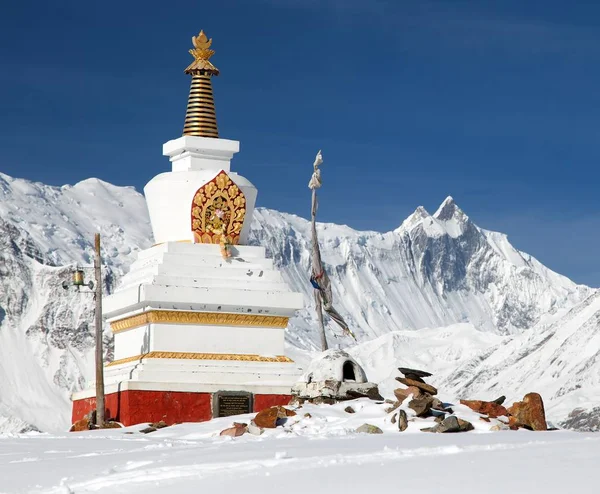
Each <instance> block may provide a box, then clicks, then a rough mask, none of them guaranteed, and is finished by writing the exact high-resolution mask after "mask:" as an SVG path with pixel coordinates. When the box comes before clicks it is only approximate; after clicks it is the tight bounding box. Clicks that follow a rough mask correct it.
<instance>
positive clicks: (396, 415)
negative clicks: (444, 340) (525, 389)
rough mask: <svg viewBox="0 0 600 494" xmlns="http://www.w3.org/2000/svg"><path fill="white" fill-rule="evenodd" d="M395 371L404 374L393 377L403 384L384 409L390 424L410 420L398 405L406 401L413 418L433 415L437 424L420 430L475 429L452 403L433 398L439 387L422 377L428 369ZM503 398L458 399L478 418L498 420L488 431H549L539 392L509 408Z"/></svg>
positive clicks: (402, 424)
mask: <svg viewBox="0 0 600 494" xmlns="http://www.w3.org/2000/svg"><path fill="white" fill-rule="evenodd" d="M398 370H399V371H400V372H401V373H402V374H403V376H404V377H396V380H397V381H399V382H401V383H402V384H404V385H405V386H406V387H404V388H398V389H396V390H394V395H395V397H396V401H393V402H391V405H392V407H390V408H388V410H387V411H388V413H393V415H392V423H396V422H397V423H398V429H399V430H400V431H404V430H406V429H407V427H408V422H409V419H408V415H407V414H406V411H405V410H403V409H401V408H400V407H401V405H403V404H405V403H406V406H407V407H408V408H409V409H411V410H412V411H414V413H415V418H413V419H412V420H417V419H419V418H423V419H424V418H430V417H434V420H435V422H436V425H435V426H433V427H426V428H423V429H421V431H423V432H438V433H446V432H467V431H470V430H473V429H474V427H473V424H471V423H470V422H468V421H467V420H463V419H460V418H458V417H457V416H456V415H455V414H454V410H453V409H452V406H453V405H452V404H450V403H443V402H442V401H441V400H439V399H438V398H436V395H437V393H438V390H437V389H436V388H435V387H433V386H431V385H430V384H427V383H426V382H425V380H424V378H426V377H430V376H431V374H430V373H429V372H425V371H421V370H417V369H408V368H406V367H400V368H399V369H398ZM505 399H506V397H504V396H501V397H500V398H497V399H495V400H493V401H483V400H460V403H461V405H465V406H467V407H469V408H470V409H471V410H473V411H474V412H476V413H478V414H480V417H479V418H480V420H482V421H484V422H490V421H491V419H496V421H497V423H496V425H493V426H492V427H491V430H503V429H511V430H516V429H519V428H524V429H529V430H534V431H545V430H548V425H547V423H546V417H545V412H544V403H543V401H542V397H541V396H540V395H539V394H537V393H529V394H527V395H525V397H524V398H523V401H519V402H516V403H514V404H513V406H511V407H510V408H508V409H507V408H505V407H504V406H502V404H503V403H504V401H505ZM396 410H397V411H396Z"/></svg>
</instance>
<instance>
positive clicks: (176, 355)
mask: <svg viewBox="0 0 600 494" xmlns="http://www.w3.org/2000/svg"><path fill="white" fill-rule="evenodd" d="M149 358H162V359H183V360H232V361H240V362H273V363H293V362H294V361H293V360H292V359H291V358H289V357H286V356H285V355H278V356H276V357H263V356H261V355H246V354H239V353H191V352H149V353H144V354H142V355H135V356H133V357H127V358H122V359H119V360H113V361H112V362H110V363H108V364H106V366H107V367H110V366H113V365H120V364H127V363H129V362H136V361H138V360H139V361H142V360H143V359H149Z"/></svg>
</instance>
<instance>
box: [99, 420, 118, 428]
mask: <svg viewBox="0 0 600 494" xmlns="http://www.w3.org/2000/svg"><path fill="white" fill-rule="evenodd" d="M102 428H103V429H122V428H123V424H120V423H119V422H116V421H114V420H110V421H108V422H104V425H103V426H102Z"/></svg>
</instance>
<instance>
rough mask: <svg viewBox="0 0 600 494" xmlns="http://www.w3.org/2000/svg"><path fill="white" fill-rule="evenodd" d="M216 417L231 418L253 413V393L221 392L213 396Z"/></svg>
mask: <svg viewBox="0 0 600 494" xmlns="http://www.w3.org/2000/svg"><path fill="white" fill-rule="evenodd" d="M213 404H214V412H215V413H214V416H215V417H229V416H230V415H241V414H243V413H251V412H252V393H244V392H234V391H219V392H218V393H215V394H214V396H213Z"/></svg>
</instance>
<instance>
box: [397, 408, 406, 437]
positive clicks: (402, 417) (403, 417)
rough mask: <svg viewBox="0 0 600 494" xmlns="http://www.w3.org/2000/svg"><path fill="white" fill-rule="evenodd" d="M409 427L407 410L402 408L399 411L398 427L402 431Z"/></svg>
mask: <svg viewBox="0 0 600 494" xmlns="http://www.w3.org/2000/svg"><path fill="white" fill-rule="evenodd" d="M407 427H408V417H407V416H406V412H405V411H404V410H400V411H399V412H398V429H399V430H400V432H404V431H405V430H406V428H407Z"/></svg>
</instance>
